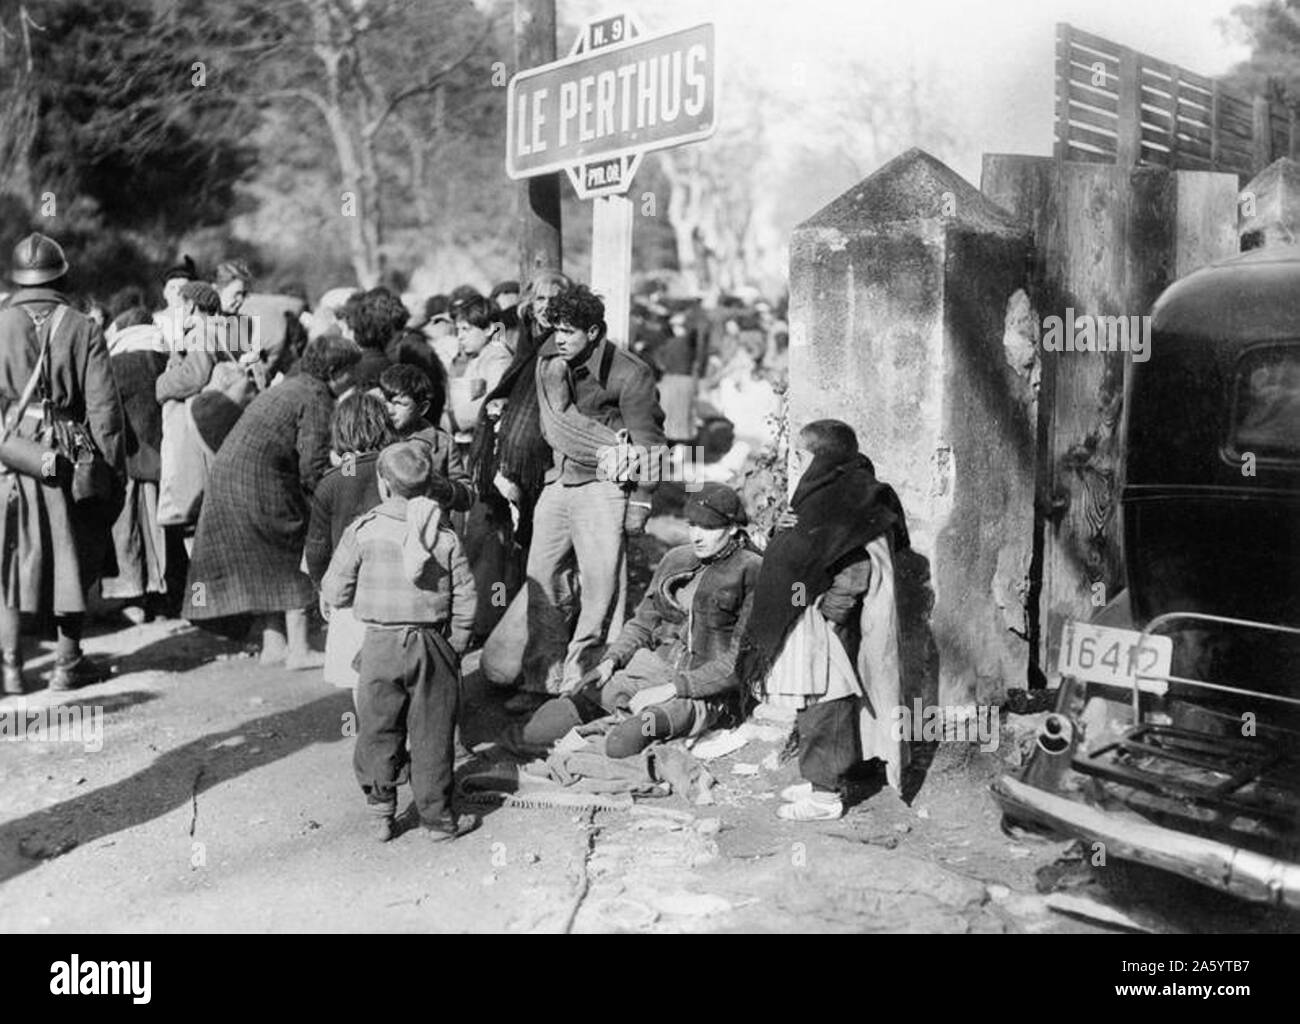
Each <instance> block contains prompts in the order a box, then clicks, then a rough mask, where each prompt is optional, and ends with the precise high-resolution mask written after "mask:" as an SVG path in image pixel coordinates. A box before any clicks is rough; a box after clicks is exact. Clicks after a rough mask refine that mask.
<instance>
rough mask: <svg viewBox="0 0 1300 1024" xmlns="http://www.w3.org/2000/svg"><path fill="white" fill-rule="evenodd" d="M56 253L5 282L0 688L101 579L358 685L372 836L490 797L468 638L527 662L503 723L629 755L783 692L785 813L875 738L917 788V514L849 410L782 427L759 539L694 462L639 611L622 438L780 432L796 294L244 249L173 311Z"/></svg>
mask: <svg viewBox="0 0 1300 1024" xmlns="http://www.w3.org/2000/svg"><path fill="white" fill-rule="evenodd" d="M68 273H69V267H68V264H67V260H66V259H65V257H64V254H63V252H62V250H61V248H60V247H59V246H58V244H57V243H56V242H55V241H54V240H53V239H50V238H48V237H46V236H43V235H39V234H35V235H31V236H29V237H28V238H26V239H24V240H23V241H22V242H20V243H19V245H18V246H17V248H16V249H15V251H14V254H13V265H12V267H11V271H10V277H11V279H12V281H13V282H14V284H15V285H16V286H17V289H18V290H17V291H15V292H13V293H11V294H9V295H7V296H5V297H4V299H3V300H2V301H0V402H3V403H4V419H3V425H2V426H0V506H2V508H3V512H2V514H0V558H2V559H3V561H0V569H2V570H3V578H2V580H0V585H2V587H3V593H2V595H0V596H2V598H3V610H0V648H2V651H3V674H4V692H5V693H6V694H21V693H23V692H24V691H25V690H26V688H27V680H26V678H25V676H24V672H23V642H22V640H23V638H22V635H21V634H22V627H23V624H24V622H27V623H28V624H29V625H30V624H32V623H36V624H38V625H40V626H42V627H43V628H44V627H47V626H48V625H52V626H53V628H54V630H55V633H56V636H57V642H56V659H55V666H54V669H53V672H52V674H51V676H50V678H49V685H50V687H51V688H52V689H56V690H62V689H69V688H72V687H75V686H80V685H84V684H87V683H90V682H93V681H95V680H96V679H97V678H98V675H99V673H100V669H99V668H98V667H97V666H96V665H95V664H94V663H92V662H91V661H90V659H87V658H86V657H85V656H84V654H83V653H82V650H81V633H82V625H83V622H84V619H85V615H86V612H87V608H88V603H87V602H88V599H87V594H88V593H91V592H93V591H94V590H95V588H96V587H98V591H99V594H100V598H101V600H103V601H106V602H111V603H112V604H113V606H114V607H115V608H117V609H119V610H120V611H121V612H122V614H125V615H126V616H127V617H128V618H130V619H131V620H132V621H135V622H140V621H143V620H144V619H146V618H149V617H151V616H179V617H183V618H184V619H187V620H189V621H191V622H194V623H196V624H199V625H201V626H203V627H205V628H209V629H214V630H217V631H220V632H222V633H224V634H226V635H230V636H239V637H243V636H249V635H251V636H253V637H254V638H256V639H257V640H258V641H259V642H260V650H259V653H260V658H261V661H262V663H263V664H265V665H282V666H284V667H286V668H287V669H291V670H313V669H315V670H321V671H323V673H324V677H325V679H326V680H328V681H329V682H331V683H334V684H336V685H339V686H345V687H349V688H351V689H352V691H353V695H354V700H355V706H356V709H357V715H358V723H357V724H358V735H357V740H356V745H355V749H354V756H353V767H354V771H355V774H356V778H357V782H358V784H359V786H360V788H361V789H362V791H363V792H364V794H365V797H366V804H367V807H368V808H369V809H370V811H371V812H372V815H373V819H374V830H375V832H376V834H377V836H378V837H379V838H380V839H387V838H389V837H391V835H392V834H393V829H394V824H393V823H394V815H395V812H396V793H397V787H398V786H399V784H401V783H403V782H406V781H409V783H410V785H411V787H412V790H413V793H414V797H415V804H416V808H417V811H418V813H419V817H420V821H421V823H422V825H423V826H424V827H425V829H427V830H428V832H429V834H430V835H431V836H432V837H434V838H435V839H447V838H454V837H455V836H457V835H461V834H464V833H465V832H466V831H468V830H470V829H472V828H473V827H474V826H475V824H476V823H477V822H476V819H474V818H473V816H470V815H457V814H456V813H455V809H454V807H453V766H454V764H455V761H456V756H457V747H458V745H459V741H458V738H457V729H456V726H457V722H458V719H459V716H460V703H461V693H462V677H461V659H462V658H463V656H464V655H465V654H466V652H467V651H469V650H470V649H472V648H474V647H481V649H482V654H481V663H480V664H481V671H482V673H483V675H484V677H485V678H486V679H487V680H488V681H490V682H492V683H494V684H496V685H498V686H501V687H509V688H511V689H512V690H513V691H514V692H513V694H512V695H511V696H510V697H509V699H508V700H506V701H505V707H506V709H507V710H508V711H510V712H511V713H512V714H515V715H517V716H518V719H517V725H516V727H515V728H514V729H512V730H511V732H510V734H509V735H508V736H505V737H503V738H502V740H503V743H504V744H506V745H507V746H509V747H510V748H511V749H516V750H525V751H527V750H536V751H544V750H546V749H548V748H549V747H550V746H551V745H553V744H555V743H556V742H558V741H559V740H561V739H562V738H563V737H564V736H565V735H566V734H567V733H568V732H569V730H571V729H573V728H574V727H576V726H586V725H589V724H591V723H594V722H597V721H601V722H604V723H605V725H606V726H607V727H608V728H607V731H606V732H605V738H604V751H605V754H606V755H607V756H609V757H612V758H627V757H634V756H638V755H640V754H641V753H642V752H643V751H644V750H645V749H646V748H647V747H649V746H651V745H653V744H655V743H660V742H664V741H668V740H672V739H676V738H682V737H691V736H698V735H700V734H701V733H703V732H704V731H706V730H708V729H710V728H714V727H718V726H729V725H736V724H738V723H740V722H741V721H743V719H744V718H745V717H746V716H747V715H748V714H749V712H750V711H751V710H752V707H753V706H754V704H755V703H756V702H757V701H759V700H766V701H768V702H769V703H773V704H779V705H782V706H785V707H788V708H791V709H793V712H794V714H795V716H796V723H797V731H798V742H799V746H798V750H799V761H800V768H801V773H802V777H803V782H802V783H800V784H799V785H796V786H792V787H790V788H789V789H788V790H787V791H786V792H784V793H783V794H782V796H783V798H784V800H783V804H782V807H781V810H780V813H781V815H782V816H783V817H786V818H789V819H792V820H810V819H812V820H817V819H826V818H834V817H838V816H839V815H840V814H842V813H843V799H842V796H843V791H844V787H845V779H846V777H847V774H848V772H849V771H850V770H851V769H852V768H853V766H854V765H856V764H858V763H860V762H862V761H863V760H865V759H871V758H874V757H879V758H880V759H881V760H883V761H885V763H886V766H887V773H888V777H889V781H890V782H891V783H892V784H894V785H896V786H897V785H898V784H899V782H898V773H899V772H900V771H901V768H902V757H903V750H904V749H905V748H904V747H902V745H901V744H900V743H899V742H898V741H897V740H894V739H892V737H891V736H890V735H889V733H888V730H887V728H886V727H885V726H886V723H885V722H884V719H883V717H882V714H881V711H882V708H884V707H888V706H892V705H891V704H890V701H889V697H890V695H891V694H892V698H893V703H897V688H898V663H897V661H898V659H897V617H896V614H895V611H894V597H893V569H892V557H893V553H894V552H895V551H897V550H898V549H899V548H900V547H906V545H907V531H906V527H905V525H904V518H903V511H902V509H901V507H900V506H899V504H898V500H897V498H896V496H895V495H894V492H893V491H892V490H891V489H890V488H889V487H888V486H887V485H884V484H881V483H879V482H878V481H877V480H876V479H875V475H874V470H873V468H872V465H871V462H870V460H868V459H867V458H866V456H865V455H863V454H861V453H860V452H859V451H858V444H857V439H856V436H855V435H854V433H853V431H852V430H851V429H850V428H849V427H848V426H847V425H845V424H843V423H840V422H839V421H834V420H819V421H815V422H812V423H809V424H804V425H801V429H800V431H799V432H798V433H797V434H795V435H794V436H795V439H796V441H795V444H794V449H795V450H794V461H795V467H796V470H797V472H796V473H795V474H794V476H795V479H794V480H792V481H791V486H792V489H791V496H790V500H789V506H788V510H787V511H786V513H785V514H784V516H783V517H782V519H781V521H780V522H779V524H778V525H777V527H776V528H775V529H774V531H773V532H772V533H771V535H770V536H762V537H758V536H752V535H751V532H750V523H749V516H748V514H747V511H746V507H745V503H744V500H743V499H742V497H741V496H740V495H739V494H738V493H737V491H736V490H735V489H733V487H731V486H728V484H727V483H726V482H710V483H704V484H696V486H693V487H691V488H688V500H687V503H686V506H685V509H684V516H685V519H686V521H687V523H688V525H689V542H688V543H685V544H682V545H679V546H676V547H672V548H670V549H669V550H668V551H667V552H666V553H665V554H664V555H663V557H662V559H661V560H660V561H659V563H658V565H657V567H656V568H655V569H654V574H653V577H652V579H651V580H650V584H649V587H648V589H647V590H646V593H645V596H644V597H643V599H642V600H641V601H640V603H639V605H638V606H637V607H636V608H635V609H634V610H633V612H632V614H631V615H630V616H628V615H627V614H626V611H627V609H626V604H627V571H626V559H627V550H628V538H629V537H635V536H637V535H639V534H641V533H642V532H644V530H645V528H646V524H647V521H648V520H649V518H650V515H651V512H652V508H653V506H654V495H655V491H656V488H657V487H658V486H659V485H660V482H661V481H662V480H663V479H665V478H666V477H668V476H670V475H671V470H670V469H664V468H662V467H660V468H656V469H654V470H653V471H651V470H650V467H649V466H648V465H646V464H645V462H644V460H635V459H633V460H631V461H630V462H629V461H627V460H624V461H622V462H620V461H619V460H618V459H617V458H616V459H614V460H611V459H610V458H609V456H610V453H611V452H615V453H617V452H620V451H627V450H637V451H642V452H651V453H655V457H656V458H662V459H663V460H664V466H667V467H670V466H671V465H673V463H672V461H671V460H672V457H673V453H674V451H675V450H680V446H690V445H694V444H696V443H697V442H698V441H699V440H700V439H701V437H702V435H703V434H705V433H707V432H708V431H709V430H710V429H711V428H712V426H713V425H716V424H718V423H723V424H726V425H727V427H728V428H729V429H730V430H731V431H732V433H733V434H734V441H735V443H736V444H737V445H738V446H740V447H741V449H742V451H745V450H748V449H749V448H750V447H754V446H761V445H762V443H763V442H764V431H765V430H767V429H768V427H769V424H767V423H755V422H753V414H754V412H755V408H756V407H757V408H758V409H759V411H760V412H762V413H763V415H764V416H767V415H769V414H770V412H771V411H772V410H770V409H769V408H768V407H767V406H766V405H764V403H765V402H768V403H769V404H770V402H771V400H772V399H774V398H775V397H776V396H779V393H780V391H781V389H782V387H783V378H784V360H785V349H786V345H787V342H788V329H787V328H786V326H785V323H784V321H783V320H782V318H781V316H780V315H779V311H777V310H773V309H772V308H771V307H770V306H768V305H766V304H764V303H761V302H760V303H754V304H752V305H751V306H746V305H744V304H743V303H740V302H739V301H733V302H723V303H721V304H720V305H719V306H718V307H717V308H713V309H706V308H705V307H704V306H703V304H701V303H699V302H695V301H677V300H671V299H668V298H666V297H665V296H664V295H663V294H662V292H659V291H651V292H648V293H646V294H645V295H643V296H641V297H640V299H639V301H638V303H637V306H636V310H635V316H634V323H633V329H632V332H631V335H632V336H631V338H630V339H628V340H629V342H630V343H629V344H627V345H620V344H615V343H614V342H613V341H611V339H610V338H609V337H607V325H606V319H605V310H604V306H603V303H602V301H601V299H600V297H599V296H597V295H595V294H593V293H592V291H591V290H590V289H589V288H587V287H586V286H584V285H581V284H577V283H574V282H572V281H570V280H569V279H568V278H567V277H565V276H564V275H563V274H561V273H558V272H553V271H547V272H542V273H539V274H538V275H537V276H536V277H535V278H534V279H533V280H531V281H529V282H527V284H526V286H525V287H523V288H521V287H520V285H519V284H518V283H516V282H513V281H503V282H501V283H500V284H498V285H497V286H496V287H495V288H493V289H492V290H491V292H490V293H489V294H487V295H484V294H481V293H480V292H479V291H478V290H476V289H475V288H473V287H470V286H462V287H459V288H456V289H455V290H454V291H452V292H451V293H450V294H447V295H436V296H433V297H431V298H428V299H427V300H426V301H423V302H416V301H412V299H411V297H410V296H407V297H405V300H404V297H403V296H400V295H398V294H396V293H394V292H393V291H391V290H388V289H386V288H383V287H378V288H371V289H348V288H339V289H332V290H330V291H327V292H326V293H325V294H324V295H323V296H322V297H321V299H320V301H319V302H317V303H316V305H315V307H314V308H310V309H309V308H308V304H307V303H306V301H305V300H304V299H303V298H301V297H294V296H285V295H267V294H261V293H258V292H256V291H255V290H254V284H255V282H254V280H253V276H252V274H251V273H250V271H249V268H248V267H247V266H246V265H245V264H243V263H241V262H240V261H238V260H230V261H228V262H223V263H221V264H219V265H218V266H216V267H215V268H213V270H212V273H211V275H210V276H209V277H205V276H204V275H203V274H202V273H201V272H200V268H198V267H197V266H196V265H195V264H194V262H193V261H192V260H190V259H189V258H183V259H182V260H181V261H180V262H179V263H178V264H177V265H176V266H174V267H172V268H170V269H169V270H167V271H166V273H165V275H164V278H163V280H162V281H161V282H159V283H160V284H161V294H162V308H161V309H153V308H151V306H150V304H149V302H148V300H147V291H146V290H145V289H144V288H137V289H129V290H127V291H126V292H124V293H121V294H119V295H116V296H113V297H112V299H111V300H110V301H109V302H108V303H107V304H106V305H104V306H99V305H98V304H96V303H90V302H84V303H81V309H78V308H74V307H73V305H72V304H71V302H70V299H69V297H68V295H67V294H66V282H67V279H68ZM765 396H766V397H765ZM677 465H680V463H677ZM733 468H739V467H733ZM317 614H319V616H320V617H321V618H322V619H323V620H324V621H325V622H326V623H327V630H326V638H325V645H324V646H325V649H324V650H323V651H318V650H315V649H313V646H312V643H311V636H312V629H311V624H312V621H313V619H314V618H315V617H316V615H317ZM24 617H26V618H24ZM882 695H884V697H885V700H884V702H883V703H882V699H881V698H882Z"/></svg>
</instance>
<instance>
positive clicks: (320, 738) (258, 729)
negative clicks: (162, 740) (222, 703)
mask: <svg viewBox="0 0 1300 1024" xmlns="http://www.w3.org/2000/svg"><path fill="white" fill-rule="evenodd" d="M123 696H126V695H123ZM351 710H352V698H351V695H350V694H349V693H348V692H347V691H345V690H340V691H338V692H337V693H331V694H329V695H328V696H326V697H322V698H320V699H319V700H315V701H313V702H311V703H310V704H306V705H303V706H302V707H298V708H293V709H291V710H288V711H283V712H280V713H277V714H274V715H267V716H265V717H263V718H255V719H252V720H251V721H247V722H242V723H240V724H239V725H237V726H235V727H233V728H231V729H227V730H225V731H223V732H216V733H209V734H208V735H206V736H202V737H200V738H198V739H195V740H192V741H191V742H189V743H186V744H184V745H183V746H180V747H177V748H176V749H174V750H168V751H164V752H162V753H160V754H159V756H158V757H157V758H155V760H154V761H153V763H151V764H150V765H149V766H148V767H146V768H143V769H141V770H140V771H138V772H135V773H134V774H132V775H130V776H128V777H127V778H124V779H121V780H119V781H118V782H115V783H113V784H111V785H108V786H103V787H100V788H99V789H95V790H91V791H90V792H87V793H84V794H81V795H79V796H77V797H75V798H74V799H71V800H65V801H63V802H62V803H59V804H55V805H54V806H52V807H48V808H45V809H44V810H40V811H34V812H32V813H31V814H28V815H25V816H23V817H21V818H18V819H16V820H14V821H9V822H5V823H3V824H0V882H3V881H6V880H8V879H10V878H13V877H15V876H16V875H20V874H22V873H23V872H25V871H29V870H31V869H32V868H35V867H38V866H39V865H40V864H41V863H42V861H44V860H48V859H50V858H51V857H57V856H59V855H61V854H63V853H66V852H68V851H69V850H71V849H73V848H74V847H76V846H84V845H86V844H88V843H93V842H94V841H95V840H97V839H102V838H103V837H104V836H109V835H112V834H113V833H115V832H121V831H123V830H124V829H129V828H134V827H135V826H138V825H143V824H145V823H146V822H149V821H152V820H153V819H154V818H158V817H161V816H162V815H164V814H167V813H168V812H170V811H174V810H175V809H176V808H178V807H181V806H184V805H188V804H194V803H195V801H196V800H197V798H198V797H199V796H200V795H201V794H202V793H203V792H205V791H206V790H208V789H211V788H212V787H214V786H218V785H220V784H221V783H223V782H228V781H229V780H231V779H234V778H237V777H238V776H240V775H243V774H245V773H246V772H250V771H255V770H257V769H258V768H262V767H264V766H265V765H268V764H271V763H272V762H275V761H278V760H280V759H281V758H284V757H288V756H290V755H292V754H295V753H297V752H298V751H299V750H302V749H304V748H306V747H308V746H311V745H312V744H315V743H335V742H337V741H339V740H341V739H343V729H342V726H341V723H342V721H343V719H342V716H343V715H344V713H346V712H349V711H351Z"/></svg>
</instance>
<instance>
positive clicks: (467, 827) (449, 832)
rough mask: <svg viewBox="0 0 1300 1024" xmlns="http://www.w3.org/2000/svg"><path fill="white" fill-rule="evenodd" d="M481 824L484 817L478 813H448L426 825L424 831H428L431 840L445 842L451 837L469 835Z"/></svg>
mask: <svg viewBox="0 0 1300 1024" xmlns="http://www.w3.org/2000/svg"><path fill="white" fill-rule="evenodd" d="M481 824H483V819H482V818H480V817H479V816H478V815H477V814H459V815H451V814H448V815H445V816H444V817H442V818H440V819H439V820H438V821H437V822H435V823H434V824H432V825H425V826H424V831H425V832H426V833H428V836H429V840H430V841H431V842H435V843H445V842H446V841H447V840H449V839H459V838H460V837H461V836H464V835H468V834H469V833H471V832H473V831H474V830H475V829H476V828H478V827H479V826H480V825H481Z"/></svg>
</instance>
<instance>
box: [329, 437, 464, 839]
mask: <svg viewBox="0 0 1300 1024" xmlns="http://www.w3.org/2000/svg"><path fill="white" fill-rule="evenodd" d="M433 475H434V474H433V470H432V465H431V462H430V459H429V454H428V449H427V446H425V445H423V444H420V443H419V442H401V443H399V444H394V445H389V446H388V447H387V448H385V449H384V450H383V451H382V452H381V453H380V456H379V463H378V476H379V497H380V503H379V504H378V505H377V506H376V507H375V508H373V509H371V510H370V511H369V512H366V513H364V514H362V515H360V516H358V517H357V518H356V519H355V520H353V522H352V523H351V524H350V525H349V526H348V528H347V529H346V530H345V531H344V532H343V536H342V537H341V538H340V540H339V545H338V548H337V549H336V550H335V552H334V556H333V558H332V559H331V560H330V564H329V568H328V569H327V570H326V572H325V577H324V579H323V580H322V581H321V596H322V598H323V599H324V601H325V603H326V604H328V605H330V606H332V607H336V608H347V607H351V608H352V610H353V614H354V615H356V617H357V618H358V619H359V620H360V621H362V622H364V623H366V635H365V640H364V641H363V642H362V645H361V653H360V655H359V657H358V662H359V664H358V670H359V673H360V680H359V682H358V685H357V719H358V721H357V726H358V728H357V743H356V749H355V751H354V753H353V759H352V764H353V769H354V770H355V772H356V776H357V782H359V783H360V785H361V789H362V792H364V793H365V794H366V801H367V805H368V807H369V809H370V812H371V815H372V816H373V831H374V833H375V836H376V838H378V839H379V840H380V841H381V842H386V841H387V840H389V839H391V838H392V837H393V835H394V824H393V819H394V814H395V812H396V809H397V785H398V782H399V773H400V772H401V769H402V767H403V763H404V761H405V756H404V747H405V744H406V738H407V735H408V734H409V736H410V741H411V742H410V747H411V753H410V781H411V789H412V791H413V792H414V795H415V806H416V810H417V811H418V812H419V816H420V823H421V824H422V825H423V826H424V828H425V830H426V831H427V832H428V834H429V836H430V838H432V839H435V840H445V839H454V838H456V837H457V836H460V835H464V834H465V833H466V832H469V831H472V830H473V829H474V828H475V827H477V825H478V823H479V822H478V819H477V818H476V817H474V816H472V815H463V816H460V817H457V815H456V814H455V813H454V812H453V810H452V783H453V774H452V772H453V765H454V758H455V755H454V739H453V737H454V730H455V725H456V715H457V712H458V710H459V709H458V704H459V695H460V658H461V655H462V654H463V653H464V652H465V648H466V647H467V646H468V644H469V640H470V634H471V630H472V628H473V625H474V608H475V600H476V598H475V590H474V577H473V575H472V574H471V572H470V569H469V563H468V561H467V560H466V558H465V554H464V552H463V551H462V549H461V544H460V540H459V538H458V537H457V536H456V534H455V532H454V531H453V530H452V528H451V524H450V523H448V522H447V521H446V517H445V516H444V514H443V510H442V508H441V507H440V506H439V505H438V504H437V503H436V502H434V501H433V500H432V499H430V498H429V497H428V496H427V495H428V493H429V491H430V489H431V486H432V485H433V483H434V481H433V479H432V478H433Z"/></svg>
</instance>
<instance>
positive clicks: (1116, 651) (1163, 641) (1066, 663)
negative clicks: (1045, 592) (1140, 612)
mask: <svg viewBox="0 0 1300 1024" xmlns="http://www.w3.org/2000/svg"><path fill="white" fill-rule="evenodd" d="M1173 659H1174V641H1173V639H1172V638H1171V637H1167V636H1148V637H1146V638H1145V639H1143V637H1142V634H1141V633H1139V632H1137V631H1136V630H1132V629H1115V628H1114V627H1111V626H1094V625H1092V624H1091V623H1088V622H1075V621H1073V620H1070V619H1067V620H1066V622H1065V626H1064V627H1063V628H1062V630H1061V654H1060V658H1059V660H1058V662H1057V668H1058V669H1059V671H1060V673H1061V675H1063V676H1074V678H1076V679H1082V680H1084V681H1085V682H1089V683H1103V684H1106V685H1108V686H1124V687H1132V686H1133V680H1134V678H1135V677H1143V678H1139V679H1138V687H1139V689H1142V690H1145V691H1146V692H1148V693H1159V694H1163V693H1164V692H1165V691H1166V690H1168V689H1169V684H1168V683H1166V682H1165V681H1164V680H1163V679H1152V678H1145V677H1150V676H1167V675H1169V672H1170V668H1171V666H1172V664H1173Z"/></svg>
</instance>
